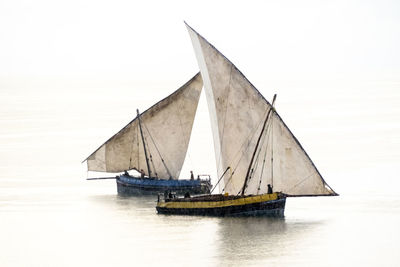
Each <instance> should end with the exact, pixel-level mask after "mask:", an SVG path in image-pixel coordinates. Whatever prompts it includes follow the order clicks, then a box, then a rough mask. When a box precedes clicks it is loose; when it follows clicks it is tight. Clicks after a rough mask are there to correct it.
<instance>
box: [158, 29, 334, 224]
mask: <svg viewBox="0 0 400 267" xmlns="http://www.w3.org/2000/svg"><path fill="white" fill-rule="evenodd" d="M186 26H187V29H188V31H189V35H190V37H191V40H192V44H193V48H194V51H195V54H196V58H197V62H198V65H199V68H200V72H201V75H202V78H203V82H204V89H205V93H206V97H207V103H208V109H209V115H210V121H211V128H212V133H213V140H214V151H215V159H216V165H217V173H218V177H219V180H218V182H217V184H216V185H215V186H217V185H220V194H214V195H212V194H209V195H203V196H194V197H186V198H180V197H174V196H167V197H166V198H164V199H163V198H162V197H159V200H158V203H157V206H156V209H157V212H158V213H161V214H185V215H211V216H253V215H254V216H265V215H266V216H268V215H271V216H284V210H285V204H286V198H287V197H304V196H336V195H338V194H337V193H336V192H335V191H334V190H333V189H332V188H331V187H330V186H329V185H328V184H327V183H326V182H325V180H324V179H323V178H322V176H321V174H320V173H319V171H318V170H317V168H316V167H315V165H314V163H313V162H312V160H311V159H310V157H309V156H308V155H307V153H306V152H305V150H304V149H303V147H302V146H301V145H300V143H299V141H298V140H297V139H296V137H295V136H294V135H293V134H292V132H291V131H290V130H289V128H288V127H287V125H286V124H285V123H284V122H283V120H282V118H281V117H280V116H279V114H278V112H277V111H276V109H275V107H274V102H275V99H276V95H275V96H274V98H273V100H272V102H271V103H270V102H268V101H267V100H266V99H265V98H264V97H263V96H262V94H261V93H260V92H259V91H258V90H257V89H256V88H255V87H254V85H252V84H251V83H250V82H249V81H248V80H247V78H246V77H245V76H244V75H243V74H242V73H241V72H240V71H239V69H238V68H237V67H236V66H235V65H234V64H233V63H232V62H231V61H229V60H228V59H227V58H226V57H225V56H224V55H223V54H222V53H220V52H219V51H218V50H217V49H216V48H215V47H214V46H213V45H211V44H210V43H209V42H208V41H207V40H206V39H205V38H204V37H202V36H201V35H200V34H198V33H197V32H196V31H195V30H194V29H192V28H191V27H190V26H189V25H187V24H186Z"/></svg>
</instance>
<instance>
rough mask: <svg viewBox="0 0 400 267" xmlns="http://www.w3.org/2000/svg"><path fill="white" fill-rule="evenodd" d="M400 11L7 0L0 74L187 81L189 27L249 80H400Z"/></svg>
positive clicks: (1, 10) (334, 4)
mask: <svg viewBox="0 0 400 267" xmlns="http://www.w3.org/2000/svg"><path fill="white" fill-rule="evenodd" d="M399 14H400V3H399V2H398V1H246V2H243V1H207V0H206V1H123V0H116V1H91V0H79V1H77V0H72V1H51V0H47V1H46V0H35V1H33V0H32V1H29V0H27V1H20V0H17V1H6V0H3V1H1V2H0V77H1V78H2V79H4V78H9V77H19V76H24V75H40V76H46V75H54V76H70V75H76V76H81V77H82V76H83V77H86V79H87V78H89V76H100V77H102V78H106V77H112V76H118V78H119V79H120V78H121V77H122V78H123V79H133V78H135V79H137V77H138V76H140V77H142V78H144V79H147V77H148V76H150V77H152V76H153V75H165V76H166V77H168V76H170V75H174V76H176V77H179V75H180V73H184V77H188V76H190V75H191V74H192V73H193V72H194V71H195V70H196V69H197V65H196V61H195V57H194V55H193V51H192V47H191V43H190V40H189V38H188V36H187V33H186V29H185V27H184V24H183V20H186V21H187V22H188V23H189V24H190V25H191V26H192V27H194V28H195V29H196V30H197V31H198V32H200V33H201V34H202V35H204V36H205V37H206V38H207V39H208V40H209V41H211V42H212V43H213V44H214V45H215V46H216V47H217V48H219V49H220V50H222V51H223V53H224V54H225V55H226V56H227V57H228V58H230V59H231V61H232V62H234V63H235V64H236V65H239V66H240V69H241V70H242V71H244V73H247V72H249V73H252V74H253V75H255V76H261V75H265V74H266V73H268V75H269V76H276V75H278V76H286V75H287V76H289V77H293V75H296V76H304V75H305V76H306V77H307V76H308V75H311V74H312V75H315V74H318V75H323V76H326V77H328V78H332V76H333V77H335V75H342V74H350V75H354V74H359V75H363V74H365V73H369V74H371V73H373V74H374V75H379V76H382V75H383V76H385V77H386V76H391V77H392V76H396V77H397V78H398V77H399V72H400V52H399V49H398V48H399V47H400V16H399ZM247 70H249V71H247ZM104 76H106V77H104ZM96 79H97V77H96Z"/></svg>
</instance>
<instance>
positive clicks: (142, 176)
mask: <svg viewBox="0 0 400 267" xmlns="http://www.w3.org/2000/svg"><path fill="white" fill-rule="evenodd" d="M140 178H144V170H143V169H140Z"/></svg>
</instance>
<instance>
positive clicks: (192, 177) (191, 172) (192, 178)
mask: <svg viewBox="0 0 400 267" xmlns="http://www.w3.org/2000/svg"><path fill="white" fill-rule="evenodd" d="M190 180H194V175H193V171H190Z"/></svg>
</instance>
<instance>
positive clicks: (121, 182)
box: [116, 175, 211, 196]
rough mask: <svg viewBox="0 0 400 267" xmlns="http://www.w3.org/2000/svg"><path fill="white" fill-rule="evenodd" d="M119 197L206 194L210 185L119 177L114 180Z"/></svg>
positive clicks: (205, 181) (199, 182) (191, 181)
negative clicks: (168, 193)
mask: <svg viewBox="0 0 400 267" xmlns="http://www.w3.org/2000/svg"><path fill="white" fill-rule="evenodd" d="M116 182H117V191H118V194H119V195H128V196H129V195H154V194H158V193H165V192H166V191H168V192H174V193H176V194H178V195H183V194H186V193H189V194H192V195H196V194H208V193H210V189H211V183H210V181H209V180H203V179H201V180H160V179H155V178H139V177H133V176H127V175H121V176H119V177H118V178H117V179H116Z"/></svg>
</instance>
